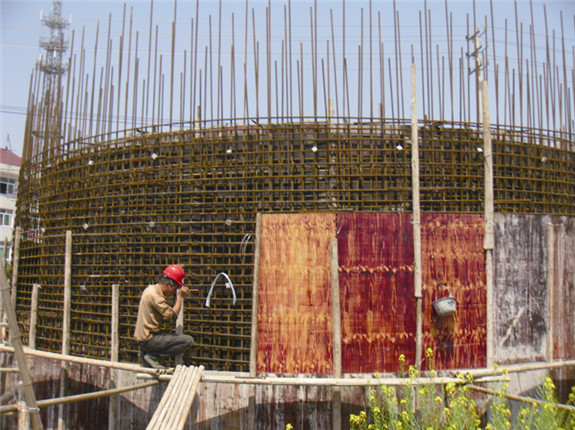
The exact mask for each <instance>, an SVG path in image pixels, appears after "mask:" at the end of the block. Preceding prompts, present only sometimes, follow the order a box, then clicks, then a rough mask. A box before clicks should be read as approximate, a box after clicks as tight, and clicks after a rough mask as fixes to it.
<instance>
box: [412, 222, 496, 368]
mask: <svg viewBox="0 0 575 430" xmlns="http://www.w3.org/2000/svg"><path fill="white" fill-rule="evenodd" d="M483 236H484V218H483V216H481V215H465V214H422V216H421V242H422V245H421V248H422V283H423V346H424V348H425V349H427V348H431V349H432V350H433V351H434V362H433V363H424V365H423V368H429V367H433V368H435V369H437V370H441V369H458V368H476V367H484V366H485V365H486V335H487V330H486V319H487V317H486V301H487V289H486V284H485V252H484V250H483ZM442 285H447V288H444V287H442ZM449 294H452V295H453V296H454V297H455V298H456V300H457V311H456V313H455V314H454V315H452V316H443V317H441V316H438V315H437V313H436V312H435V311H434V310H433V306H432V304H433V301H434V300H437V299H440V298H442V297H446V296H448V295H449Z"/></svg>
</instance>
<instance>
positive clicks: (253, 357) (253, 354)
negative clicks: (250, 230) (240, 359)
mask: <svg viewBox="0 0 575 430" xmlns="http://www.w3.org/2000/svg"><path fill="white" fill-rule="evenodd" d="M261 235H262V214H261V213H258V214H257V215H256V239H255V241H256V244H255V250H254V282H253V289H252V342H251V348H250V376H255V375H256V372H257V351H258V305H259V304H258V297H259V282H260V246H261Z"/></svg>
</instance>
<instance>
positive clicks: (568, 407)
mask: <svg viewBox="0 0 575 430" xmlns="http://www.w3.org/2000/svg"><path fill="white" fill-rule="evenodd" d="M468 387H469V388H470V389H472V390H473V391H478V392H480V393H485V394H490V395H492V396H503V397H505V398H507V399H509V400H517V401H519V402H523V403H531V404H532V405H539V406H544V405H545V403H546V402H545V401H543V400H537V399H531V398H528V397H521V396H516V395H514V394H507V393H499V392H496V391H493V390H489V389H487V388H483V387H478V386H476V385H471V384H470V385H468ZM553 406H554V407H556V408H557V409H562V410H565V411H571V412H575V406H571V405H563V404H561V403H553Z"/></svg>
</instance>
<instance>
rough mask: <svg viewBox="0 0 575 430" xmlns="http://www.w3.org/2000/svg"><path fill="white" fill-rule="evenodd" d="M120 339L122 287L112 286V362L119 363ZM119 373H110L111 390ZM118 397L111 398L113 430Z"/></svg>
mask: <svg viewBox="0 0 575 430" xmlns="http://www.w3.org/2000/svg"><path fill="white" fill-rule="evenodd" d="M119 339H120V285H119V284H112V339H111V343H112V345H111V351H110V358H111V359H112V361H118V355H119V354H118V352H119ZM117 381H118V372H117V371H116V369H112V370H111V372H110V381H109V384H108V388H109V389H114V388H116V386H117ZM118 400H119V399H118V396H112V397H111V398H110V404H109V407H108V411H109V413H108V428H109V429H111V430H113V429H115V428H116V427H117V426H116V424H117V422H116V415H117V413H118Z"/></svg>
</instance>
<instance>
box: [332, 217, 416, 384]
mask: <svg viewBox="0 0 575 430" xmlns="http://www.w3.org/2000/svg"><path fill="white" fill-rule="evenodd" d="M410 220H411V217H410V216H409V215H403V214H365V213H364V214H361V213H356V214H338V215H337V228H338V260H339V285H340V300H341V320H342V324H341V325H342V370H343V372H344V373H371V372H397V371H399V370H400V365H399V356H400V354H405V356H406V359H407V362H408V363H413V361H414V352H415V328H416V325H415V317H416V315H415V298H414V295H413V226H412V224H411V222H410Z"/></svg>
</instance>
